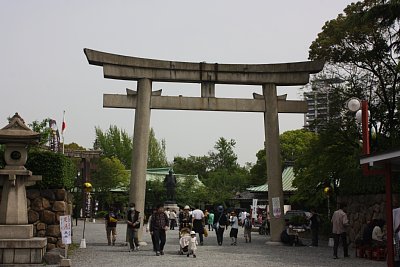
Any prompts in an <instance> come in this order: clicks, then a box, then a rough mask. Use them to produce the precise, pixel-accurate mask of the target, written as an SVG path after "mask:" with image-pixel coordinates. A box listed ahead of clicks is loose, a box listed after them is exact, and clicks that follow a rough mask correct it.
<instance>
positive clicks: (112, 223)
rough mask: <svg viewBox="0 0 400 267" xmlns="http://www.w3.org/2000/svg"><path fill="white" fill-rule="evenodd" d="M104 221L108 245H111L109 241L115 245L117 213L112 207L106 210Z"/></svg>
mask: <svg viewBox="0 0 400 267" xmlns="http://www.w3.org/2000/svg"><path fill="white" fill-rule="evenodd" d="M104 222H105V225H106V235H107V241H108V245H109V246H111V241H112V245H113V246H115V240H116V239H117V222H118V220H117V215H116V214H115V213H114V209H113V208H110V209H109V211H108V214H107V215H106V216H105V217H104Z"/></svg>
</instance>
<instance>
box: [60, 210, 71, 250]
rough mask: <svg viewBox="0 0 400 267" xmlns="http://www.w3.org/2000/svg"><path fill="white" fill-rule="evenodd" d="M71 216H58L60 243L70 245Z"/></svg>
mask: <svg viewBox="0 0 400 267" xmlns="http://www.w3.org/2000/svg"><path fill="white" fill-rule="evenodd" d="M71 226H72V225H71V215H66V216H60V231H61V239H62V243H63V244H65V245H68V244H71V243H72V240H71Z"/></svg>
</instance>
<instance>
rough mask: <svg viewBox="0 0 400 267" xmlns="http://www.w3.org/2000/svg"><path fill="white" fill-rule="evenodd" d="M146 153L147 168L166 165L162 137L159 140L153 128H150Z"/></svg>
mask: <svg viewBox="0 0 400 267" xmlns="http://www.w3.org/2000/svg"><path fill="white" fill-rule="evenodd" d="M148 154H149V156H148V158H147V168H160V167H165V166H168V162H167V156H166V151H165V140H164V139H162V140H161V141H158V140H157V138H156V135H155V133H154V130H153V128H151V129H150V136H149V152H148Z"/></svg>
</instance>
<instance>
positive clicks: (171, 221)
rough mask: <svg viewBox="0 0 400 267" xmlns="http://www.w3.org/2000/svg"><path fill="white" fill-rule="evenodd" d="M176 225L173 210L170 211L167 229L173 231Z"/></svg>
mask: <svg viewBox="0 0 400 267" xmlns="http://www.w3.org/2000/svg"><path fill="white" fill-rule="evenodd" d="M175 225H176V212H175V210H172V211H171V212H170V213H169V229H170V230H174V229H175Z"/></svg>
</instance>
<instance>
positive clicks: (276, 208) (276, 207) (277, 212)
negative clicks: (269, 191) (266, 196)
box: [272, 197, 282, 218]
mask: <svg viewBox="0 0 400 267" xmlns="http://www.w3.org/2000/svg"><path fill="white" fill-rule="evenodd" d="M272 211H273V214H274V217H275V218H280V217H281V215H282V211H281V204H280V202H279V197H273V198H272Z"/></svg>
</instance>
